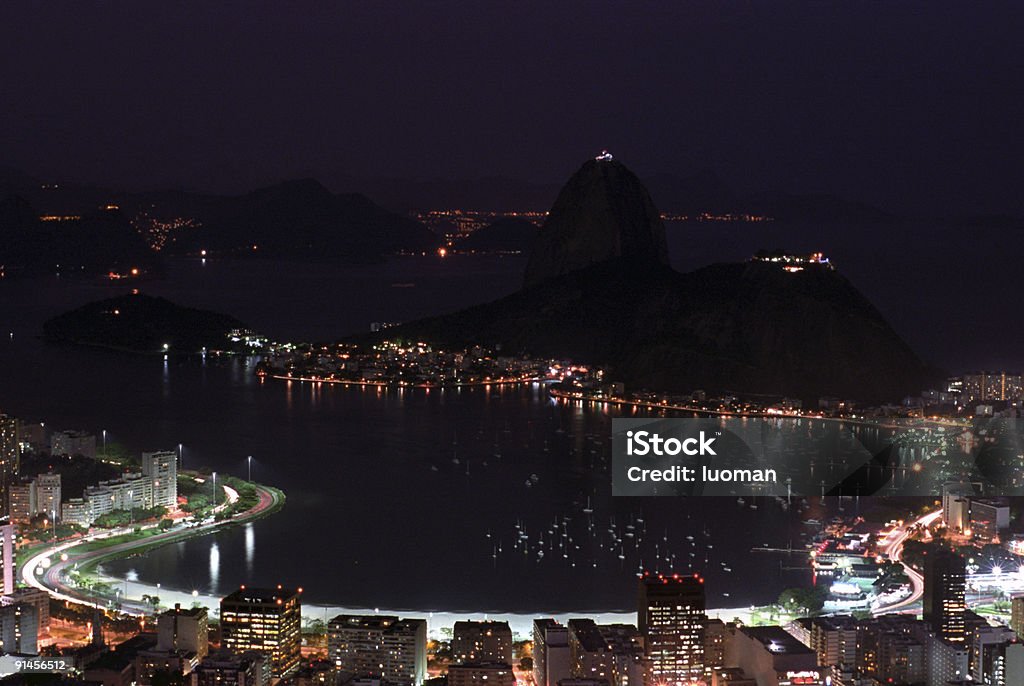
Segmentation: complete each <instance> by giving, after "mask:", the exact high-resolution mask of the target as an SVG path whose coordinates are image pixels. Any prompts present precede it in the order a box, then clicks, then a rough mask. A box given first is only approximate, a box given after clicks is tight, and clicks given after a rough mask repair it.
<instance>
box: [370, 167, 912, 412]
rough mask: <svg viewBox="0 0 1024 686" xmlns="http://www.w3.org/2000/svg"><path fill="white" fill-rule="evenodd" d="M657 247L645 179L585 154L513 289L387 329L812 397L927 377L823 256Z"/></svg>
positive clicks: (891, 390) (673, 378)
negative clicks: (694, 265) (674, 251)
mask: <svg viewBox="0 0 1024 686" xmlns="http://www.w3.org/2000/svg"><path fill="white" fill-rule="evenodd" d="M665 255H666V245H665V232H664V227H663V226H662V225H661V220H660V218H659V215H658V212H657V210H656V209H655V208H654V206H653V204H652V202H651V198H650V194H648V192H647V190H646V189H645V188H644V186H643V184H641V183H640V182H639V180H638V179H637V178H636V177H635V176H634V175H633V174H632V173H631V172H629V170H628V169H626V168H625V167H623V166H622V165H619V164H618V163H616V162H597V161H589V162H587V163H585V164H584V165H583V167H581V168H580V170H579V171H578V172H577V173H576V174H575V175H574V176H573V177H572V178H571V179H570V180H569V181H568V182H567V183H566V185H565V186H564V188H563V189H562V191H561V193H560V194H559V195H558V199H557V201H556V202H555V204H554V206H553V208H552V210H551V212H550V214H549V216H548V219H547V221H546V222H545V224H544V226H543V227H542V228H541V230H540V235H539V237H538V239H537V241H536V242H535V244H534V251H533V254H531V256H530V262H529V266H528V267H527V270H526V275H525V283H526V285H525V287H524V288H523V289H522V290H521V291H520V292H518V293H515V294H513V295H511V296H508V297H506V298H502V299H501V300H498V301H496V302H492V303H488V304H485V305H479V306H476V307H473V308H470V309H467V310H463V311H461V312H456V313H453V314H449V315H444V316H440V317H434V318H430V319H426V320H422V321H418V322H412V323H409V324H406V325H404V326H401V327H398V328H397V329H389V330H388V332H387V334H386V335H387V336H388V337H399V338H409V339H414V340H425V341H430V342H435V343H437V344H440V345H443V346H461V345H467V344H474V343H479V344H486V345H492V346H497V347H500V349H501V350H503V351H505V352H506V353H508V354H520V353H526V354H533V355H543V356H553V357H560V358H570V359H574V360H578V361H581V362H585V363H594V364H599V365H602V366H605V367H607V368H608V369H609V372H610V376H611V378H614V379H620V380H624V381H626V382H627V383H628V384H630V385H631V386H633V387H638V386H639V387H646V388H652V389H670V390H676V391H680V390H683V391H685V390H692V389H697V388H702V389H705V390H709V391H732V392H740V393H765V394H780V395H789V396H795V397H800V398H804V399H807V400H812V401H816V400H817V398H818V397H819V396H822V395H838V396H844V397H849V398H855V399H858V400H871V401H886V400H893V399H897V400H898V399H900V398H902V397H903V396H904V395H905V394H907V393H910V392H918V391H920V389H921V388H924V387H925V384H926V383H927V382H928V380H929V378H930V376H931V374H932V370H930V369H929V368H928V367H927V366H926V365H925V364H924V363H923V362H922V361H921V360H920V358H918V357H917V355H915V354H914V352H913V351H912V350H911V349H910V348H909V347H908V346H907V344H906V343H905V342H904V341H903V340H902V339H901V338H900V337H899V335H897V334H896V332H895V331H893V330H892V328H891V327H890V326H889V325H888V323H886V321H885V320H884V319H883V317H882V316H881V314H879V312H878V310H877V309H875V307H874V306H873V305H872V304H871V303H870V302H868V300H867V299H866V298H865V297H864V296H863V295H861V294H860V293H859V292H858V291H857V289H856V288H855V287H854V286H853V285H852V284H850V282H849V281H847V280H846V279H845V278H844V277H843V276H841V275H840V274H839V273H838V272H837V271H835V270H833V269H832V268H831V265H828V264H825V263H819V262H817V261H815V260H813V259H805V260H802V261H800V262H798V263H796V264H787V263H784V262H781V261H770V260H769V259H767V258H766V260H765V261H760V260H752V261H750V262H746V263H739V264H718V265H711V266H709V267H705V268H703V269H699V270H697V271H694V272H690V273H686V274H680V273H678V272H676V271H674V270H673V269H672V268H671V267H669V266H668V265H667V259H666V258H665ZM769 257H770V256H769ZM794 257H796V258H797V259H799V258H798V257H797V256H794Z"/></svg>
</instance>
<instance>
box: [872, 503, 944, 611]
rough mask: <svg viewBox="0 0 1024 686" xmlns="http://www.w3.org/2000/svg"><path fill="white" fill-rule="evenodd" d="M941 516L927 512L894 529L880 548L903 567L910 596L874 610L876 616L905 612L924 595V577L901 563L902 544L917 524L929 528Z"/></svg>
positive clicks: (937, 512)
mask: <svg viewBox="0 0 1024 686" xmlns="http://www.w3.org/2000/svg"><path fill="white" fill-rule="evenodd" d="M941 516H942V510H937V511H935V512H929V513H928V514H926V515H924V516H923V517H919V518H918V519H915V520H914V521H912V522H909V523H907V524H904V525H903V526H902V527H900V528H899V529H896V532H897V533H896V535H894V536H890V537H889V540H888V541H886V543H885V544H884V545H883V546H882V552H883V553H884V554H885V555H886V556H887V557H888V558H889V559H890V560H893V561H895V562H899V563H900V564H901V565H903V570H904V571H905V572H906V573H907V576H908V577H910V587H911V592H910V595H909V596H907V597H906V598H904V599H903V600H900V601H898V602H895V603H893V604H892V605H886V606H885V607H879V608H876V609H875V610H874V614H876V615H884V614H889V613H892V612H906V611H907V610H909V609H910V608H911V606H912V605H914V604H915V603H917V602H918V601H919V600H921V596H923V595H924V577H923V576H922V575H921V574H920V573H919V572H918V571H917V570H916V569H914V568H913V567H911V566H910V565H908V564H907V563H905V562H904V561H903V544H904V543H906V541H907V537H909V536H910V530H911V529H913V528H914V527H915V526H917V525H918V524H920V525H922V526H925V527H927V526H930V525H931V524H932V523H933V522H934V521H935V520H936V519H938V518H939V517H941Z"/></svg>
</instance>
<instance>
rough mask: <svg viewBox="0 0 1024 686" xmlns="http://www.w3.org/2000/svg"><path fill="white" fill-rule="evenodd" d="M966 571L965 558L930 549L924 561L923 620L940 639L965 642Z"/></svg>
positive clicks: (943, 550)
mask: <svg viewBox="0 0 1024 686" xmlns="http://www.w3.org/2000/svg"><path fill="white" fill-rule="evenodd" d="M966 584H967V570H966V563H965V561H964V558H963V557H961V556H960V555H958V554H956V553H954V552H953V551H951V550H948V549H946V548H938V547H935V548H932V549H930V550H928V551H927V553H926V555H925V561H924V614H923V616H924V621H925V622H927V623H928V625H929V626H930V627H931V629H932V631H934V632H935V633H936V635H937V636H939V638H941V639H943V640H945V641H949V642H951V643H961V644H963V643H966V642H967V628H966V619H965V614H966V612H967V598H966V593H967V586H966Z"/></svg>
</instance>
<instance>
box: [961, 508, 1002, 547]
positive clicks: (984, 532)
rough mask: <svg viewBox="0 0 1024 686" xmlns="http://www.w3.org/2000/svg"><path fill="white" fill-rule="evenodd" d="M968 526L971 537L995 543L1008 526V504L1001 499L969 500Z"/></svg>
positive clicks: (983, 541)
mask: <svg viewBox="0 0 1024 686" xmlns="http://www.w3.org/2000/svg"><path fill="white" fill-rule="evenodd" d="M968 526H969V528H970V532H971V537H972V538H974V539H976V540H978V541H980V542H982V543H996V542H998V540H999V536H1000V534H1001V533H1002V532H1004V531H1005V530H1006V529H1008V528H1009V526H1010V503H1009V502H1007V501H1006V500H1004V499H1001V498H971V502H970V514H969V515H968Z"/></svg>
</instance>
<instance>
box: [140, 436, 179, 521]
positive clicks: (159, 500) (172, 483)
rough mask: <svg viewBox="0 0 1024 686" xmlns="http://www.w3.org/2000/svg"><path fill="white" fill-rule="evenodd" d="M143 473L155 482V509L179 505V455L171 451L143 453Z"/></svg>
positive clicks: (170, 508) (172, 507)
mask: <svg viewBox="0 0 1024 686" xmlns="http://www.w3.org/2000/svg"><path fill="white" fill-rule="evenodd" d="M142 473H143V475H145V476H148V477H149V478H150V479H151V480H152V481H153V507H166V508H167V509H169V510H173V509H174V508H175V507H177V505H178V454H177V453H176V452H173V451H170V450H161V451H158V452H154V453H142Z"/></svg>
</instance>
